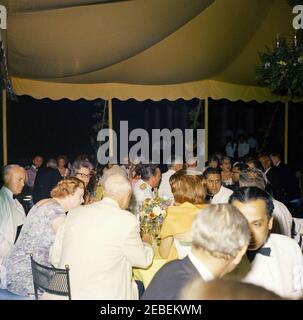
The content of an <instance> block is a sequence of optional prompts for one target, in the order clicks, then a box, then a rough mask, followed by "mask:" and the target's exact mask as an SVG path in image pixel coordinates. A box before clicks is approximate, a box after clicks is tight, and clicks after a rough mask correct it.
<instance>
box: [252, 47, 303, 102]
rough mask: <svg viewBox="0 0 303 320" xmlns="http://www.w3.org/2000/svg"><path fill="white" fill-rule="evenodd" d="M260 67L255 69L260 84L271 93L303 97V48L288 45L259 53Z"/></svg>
mask: <svg viewBox="0 0 303 320" xmlns="http://www.w3.org/2000/svg"><path fill="white" fill-rule="evenodd" d="M259 55H260V60H261V65H260V66H258V67H257V68H256V75H257V79H258V81H259V82H260V84H262V85H265V86H267V87H269V88H270V89H271V90H272V92H273V93H275V94H279V95H283V96H290V97H292V98H294V97H297V98H298V97H303V47H302V46H296V47H294V46H293V45H289V44H287V43H285V44H284V45H283V46H280V47H277V48H274V49H269V48H267V51H266V52H264V53H260V54H259Z"/></svg>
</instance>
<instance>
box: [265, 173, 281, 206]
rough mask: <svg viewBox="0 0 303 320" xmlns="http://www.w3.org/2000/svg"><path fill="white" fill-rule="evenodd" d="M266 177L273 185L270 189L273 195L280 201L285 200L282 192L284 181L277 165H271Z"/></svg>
mask: <svg viewBox="0 0 303 320" xmlns="http://www.w3.org/2000/svg"><path fill="white" fill-rule="evenodd" d="M266 177H267V179H268V181H269V182H270V186H271V190H270V191H272V193H273V197H274V198H275V199H277V200H279V201H283V200H284V199H283V194H282V183H281V177H280V174H279V169H278V168H277V167H271V168H270V169H269V170H268V171H267V173H266ZM266 191H268V190H266Z"/></svg>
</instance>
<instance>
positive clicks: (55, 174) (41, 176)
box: [33, 167, 62, 203]
mask: <svg viewBox="0 0 303 320" xmlns="http://www.w3.org/2000/svg"><path fill="white" fill-rule="evenodd" d="M60 180H62V176H61V174H60V172H59V170H57V169H53V168H48V167H44V168H41V169H39V171H38V173H37V176H36V179H35V184H34V190H33V200H34V203H37V202H38V201H40V200H42V199H47V198H50V192H51V191H52V189H53V188H54V186H55V185H56V184H57V183H58V182H59V181H60Z"/></svg>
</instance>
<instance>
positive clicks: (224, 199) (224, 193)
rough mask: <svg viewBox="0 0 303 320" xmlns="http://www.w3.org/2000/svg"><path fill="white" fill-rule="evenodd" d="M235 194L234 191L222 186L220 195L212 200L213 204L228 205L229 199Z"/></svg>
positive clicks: (217, 194) (216, 195)
mask: <svg viewBox="0 0 303 320" xmlns="http://www.w3.org/2000/svg"><path fill="white" fill-rule="evenodd" d="M232 194H233V191H232V190H230V189H228V188H225V187H224V186H221V188H220V190H219V192H218V193H216V194H215V195H214V196H213V198H212V199H211V202H210V203H211V204H219V203H228V200H229V197H230V196H231V195H232Z"/></svg>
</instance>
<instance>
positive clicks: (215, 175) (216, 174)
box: [203, 167, 233, 204]
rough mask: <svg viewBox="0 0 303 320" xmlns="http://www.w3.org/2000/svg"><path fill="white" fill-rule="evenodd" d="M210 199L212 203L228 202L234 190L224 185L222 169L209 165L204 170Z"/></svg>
mask: <svg viewBox="0 0 303 320" xmlns="http://www.w3.org/2000/svg"><path fill="white" fill-rule="evenodd" d="M203 177H204V178H205V181H206V187H207V194H208V199H209V202H210V203H211V204H219V203H228V199H229V197H230V195H231V194H232V193H233V191H232V190H230V189H228V188H225V187H224V186H222V179H221V169H220V168H211V167H208V168H207V169H206V170H205V171H204V172H203Z"/></svg>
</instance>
